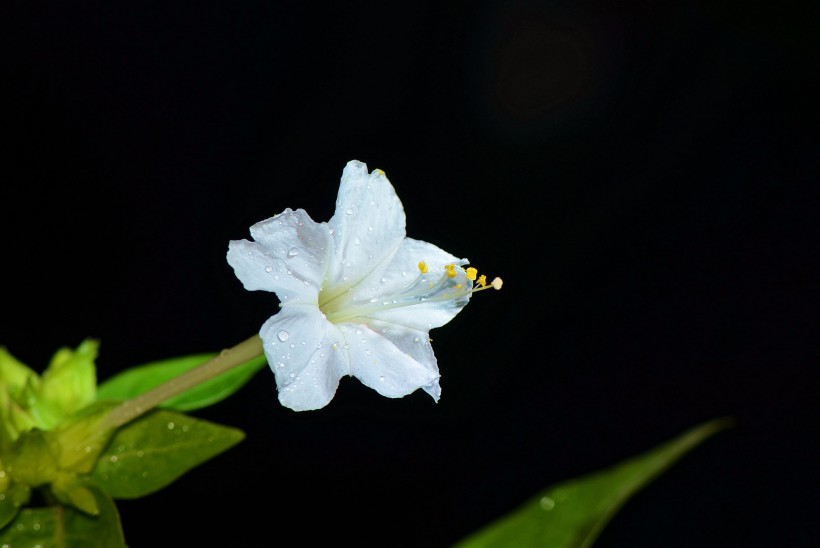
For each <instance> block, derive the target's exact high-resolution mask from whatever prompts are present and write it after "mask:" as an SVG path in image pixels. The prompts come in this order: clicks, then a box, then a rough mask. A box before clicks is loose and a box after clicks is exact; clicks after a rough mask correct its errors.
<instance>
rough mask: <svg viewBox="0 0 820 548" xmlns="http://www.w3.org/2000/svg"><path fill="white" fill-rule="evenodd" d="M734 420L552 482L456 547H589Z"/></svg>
mask: <svg viewBox="0 0 820 548" xmlns="http://www.w3.org/2000/svg"><path fill="white" fill-rule="evenodd" d="M731 423H732V421H731V420H728V419H715V420H712V421H709V422H706V423H704V424H701V425H699V426H697V427H695V428H692V429H691V430H689V431H687V432H685V433H683V434H681V435H680V436H678V437H676V438H674V439H673V440H671V441H668V442H666V443H664V444H663V445H660V446H658V447H656V448H655V449H652V450H650V451H649V452H647V453H644V454H642V455H639V456H637V457H633V458H631V459H628V460H626V461H623V462H621V463H619V464H616V465H615V466H612V467H610V468H607V469H604V470H602V471H599V472H594V473H592V474H588V475H585V476H582V477H580V478H575V479H571V480H568V481H565V482H563V483H559V484H557V485H555V486H553V487H550V488H548V489H546V490H544V491H542V492H541V493H538V494H537V495H535V496H534V497H532V498H531V499H529V500H528V501H527V502H525V503H524V504H522V505H521V506H520V507H518V508H516V509H514V510H513V511H511V512H510V513H508V514H506V515H504V516H502V517H501V518H499V519H498V520H496V521H494V522H492V523H490V524H488V525H486V526H484V527H482V528H481V529H479V530H478V531H477V532H475V533H473V534H472V535H470V536H468V537H466V538H464V539H463V540H461V541H460V542H458V543H457V544H456V545H455V547H456V548H506V547H508V546H544V547H548V548H587V547H589V546H591V545H592V543H593V542H594V541H595V539H596V538H598V535H599V534H600V533H601V531H602V530H603V528H604V527H605V526H606V524H607V523H609V521H610V520H611V519H612V517H613V516H614V515H615V514H616V513H617V512H618V510H620V508H621V507H622V506H623V505H624V504H625V503H626V501H627V500H628V499H629V498H630V497H631V496H632V495H634V494H635V493H636V492H638V491H639V490H640V489H642V488H643V487H644V486H646V485H647V484H648V483H649V482H651V481H652V480H653V479H654V478H655V477H656V476H658V475H659V474H660V473H662V472H663V471H664V470H666V469H667V468H669V467H670V466H671V465H672V464H673V463H675V462H676V461H677V460H678V459H679V458H681V457H682V456H683V455H685V454H686V453H687V452H689V451H690V450H691V449H693V448H694V447H696V446H697V445H699V444H700V443H702V442H703V441H705V440H706V439H707V438H709V437H711V436H712V435H714V434H716V433H717V432H719V431H721V430H723V429H725V428H727V427H728V426H730V425H731Z"/></svg>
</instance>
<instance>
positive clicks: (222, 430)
mask: <svg viewBox="0 0 820 548" xmlns="http://www.w3.org/2000/svg"><path fill="white" fill-rule="evenodd" d="M244 437H245V434H244V432H242V431H241V430H238V429H236V428H232V427H227V426H222V425H219V424H215V423H212V422H208V421H205V420H201V419H196V418H193V417H190V416H187V415H183V414H181V413H176V412H173V411H167V410H163V409H158V410H155V411H152V412H151V413H150V414H148V415H146V416H144V417H141V418H139V419H137V420H135V421H134V422H131V423H129V424H126V425H125V426H123V427H121V428H120V429H119V430H118V431H117V433H116V434H115V435H114V437H113V438H112V439H111V443H110V444H109V445H108V447H107V448H106V451H105V452H104V453H103V454H102V455H101V456H100V459H99V461H98V463H97V466H96V468H94V470H93V472H92V474H91V478H92V479H93V481H94V482H95V483H96V484H98V485H100V486H101V487H102V488H103V489H105V491H106V492H107V493H108V494H110V495H111V496H112V497H113V498H115V499H134V498H139V497H143V496H145V495H148V494H150V493H153V492H155V491H158V490H159V489H162V488H163V487H165V486H167V485H168V484H170V483H172V482H173V481H175V480H176V479H177V478H179V477H180V476H182V475H183V474H185V473H186V472H188V471H189V470H191V469H192V468H194V467H196V466H198V465H200V464H201V463H203V462H205V461H207V460H209V459H211V458H213V457H215V456H216V455H218V454H219V453H222V452H223V451H225V450H227V449H229V448H230V447H232V446H234V445H236V444H237V443H239V442H240V441H241V440H242V439H244Z"/></svg>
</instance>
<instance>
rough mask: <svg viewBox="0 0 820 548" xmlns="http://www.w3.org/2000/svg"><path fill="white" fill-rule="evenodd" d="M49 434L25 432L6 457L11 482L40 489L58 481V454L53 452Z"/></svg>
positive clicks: (40, 431) (33, 431) (34, 431)
mask: <svg viewBox="0 0 820 548" xmlns="http://www.w3.org/2000/svg"><path fill="white" fill-rule="evenodd" d="M48 434H49V433H48V432H44V431H42V430H36V429H35V430H29V431H28V432H23V433H22V434H21V435H20V437H19V438H17V441H16V442H15V443H14V445H13V446H12V449H11V451H10V452H9V454H8V455H6V456H5V458H4V462H5V463H6V470H8V473H9V474H10V476H11V480H12V481H14V482H15V483H18V484H23V485H28V486H30V487H39V486H41V485H45V484H47V483H51V482H52V481H54V480H55V479H57V475H58V470H59V466H58V464H57V454H56V453H54V452H52V444H51V443H50V442H49V439H48Z"/></svg>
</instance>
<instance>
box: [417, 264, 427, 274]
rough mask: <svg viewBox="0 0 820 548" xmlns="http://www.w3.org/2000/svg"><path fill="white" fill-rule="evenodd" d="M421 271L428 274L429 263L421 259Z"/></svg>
mask: <svg viewBox="0 0 820 548" xmlns="http://www.w3.org/2000/svg"><path fill="white" fill-rule="evenodd" d="M419 271H420V272H421V273H422V274H427V263H425V262H424V261H419Z"/></svg>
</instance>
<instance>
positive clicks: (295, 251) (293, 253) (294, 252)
mask: <svg viewBox="0 0 820 548" xmlns="http://www.w3.org/2000/svg"><path fill="white" fill-rule="evenodd" d="M298 254H299V250H298V249H296V248H295V247H291V248H290V251H288V257H295V256H297V255H298Z"/></svg>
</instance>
